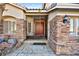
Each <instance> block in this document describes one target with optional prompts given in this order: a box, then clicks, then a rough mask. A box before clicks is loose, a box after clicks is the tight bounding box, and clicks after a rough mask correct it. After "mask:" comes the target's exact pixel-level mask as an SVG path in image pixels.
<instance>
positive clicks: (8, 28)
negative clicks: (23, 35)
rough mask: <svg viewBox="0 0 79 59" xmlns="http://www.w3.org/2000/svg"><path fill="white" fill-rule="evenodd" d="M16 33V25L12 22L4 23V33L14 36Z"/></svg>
mask: <svg viewBox="0 0 79 59" xmlns="http://www.w3.org/2000/svg"><path fill="white" fill-rule="evenodd" d="M15 31H16V23H15V22H14V21H4V33H6V34H14V33H15Z"/></svg>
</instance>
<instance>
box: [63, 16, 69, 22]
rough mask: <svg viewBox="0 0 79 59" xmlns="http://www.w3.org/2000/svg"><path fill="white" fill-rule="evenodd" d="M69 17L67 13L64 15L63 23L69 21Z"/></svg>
mask: <svg viewBox="0 0 79 59" xmlns="http://www.w3.org/2000/svg"><path fill="white" fill-rule="evenodd" d="M68 20H69V17H68V16H67V15H65V16H64V19H63V23H68V22H69V21H68Z"/></svg>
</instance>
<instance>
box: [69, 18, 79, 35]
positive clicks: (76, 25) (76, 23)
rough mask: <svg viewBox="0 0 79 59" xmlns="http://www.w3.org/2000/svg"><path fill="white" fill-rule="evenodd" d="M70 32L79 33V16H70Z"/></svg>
mask: <svg viewBox="0 0 79 59" xmlns="http://www.w3.org/2000/svg"><path fill="white" fill-rule="evenodd" d="M70 34H71V35H75V36H77V35H79V18H70Z"/></svg>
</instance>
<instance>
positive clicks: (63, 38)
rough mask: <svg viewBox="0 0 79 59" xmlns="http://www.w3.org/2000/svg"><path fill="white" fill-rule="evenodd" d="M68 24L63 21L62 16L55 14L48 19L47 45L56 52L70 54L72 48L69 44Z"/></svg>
mask: <svg viewBox="0 0 79 59" xmlns="http://www.w3.org/2000/svg"><path fill="white" fill-rule="evenodd" d="M69 29H70V26H69V24H64V23H63V16H56V17H55V18H53V19H52V20H51V21H50V35H49V36H50V37H49V41H48V42H49V46H50V47H51V48H52V49H53V51H54V52H55V53H56V54H58V55H59V54H61V55H63V54H66V55H70V54H71V51H72V48H71V46H69V44H68V42H69Z"/></svg>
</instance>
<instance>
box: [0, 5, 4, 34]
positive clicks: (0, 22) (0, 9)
mask: <svg viewBox="0 0 79 59" xmlns="http://www.w3.org/2000/svg"><path fill="white" fill-rule="evenodd" d="M3 11H4V4H0V34H3V19H2V14H3Z"/></svg>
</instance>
